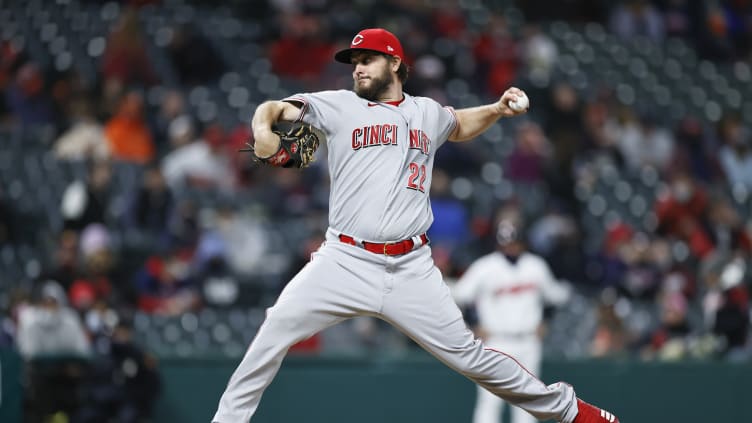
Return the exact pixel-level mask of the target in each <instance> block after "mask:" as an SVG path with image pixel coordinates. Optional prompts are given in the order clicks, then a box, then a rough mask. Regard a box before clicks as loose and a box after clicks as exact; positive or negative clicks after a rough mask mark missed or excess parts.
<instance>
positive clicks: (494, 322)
mask: <svg viewBox="0 0 752 423" xmlns="http://www.w3.org/2000/svg"><path fill="white" fill-rule="evenodd" d="M496 241H497V250H496V251H494V252H492V253H490V254H487V255H485V256H483V257H480V258H479V259H477V260H476V261H475V262H473V263H472V264H471V265H470V267H469V268H468V270H467V271H466V272H465V273H464V275H462V277H461V278H460V279H459V281H458V282H457V283H456V284H455V285H454V286H453V289H452V294H453V296H454V298H455V300H456V301H457V303H459V304H460V305H472V304H474V306H475V309H476V311H477V319H478V322H477V326H476V330H475V333H476V334H477V335H478V337H479V338H482V339H483V340H484V341H485V343H486V345H487V346H488V347H489V348H493V349H498V350H500V351H503V352H504V353H506V354H509V355H510V356H512V357H514V358H515V359H516V360H517V361H518V362H519V363H520V364H521V365H522V366H523V367H525V368H526V369H527V370H528V371H529V372H530V373H532V374H534V375H538V374H539V373H540V365H541V355H542V342H541V341H542V339H541V338H542V325H541V324H542V320H543V309H544V306H545V305H561V304H563V303H565V302H566V301H567V300H568V299H569V296H570V287H569V286H568V285H566V284H563V283H560V282H557V281H556V279H555V278H554V276H553V274H552V273H551V270H550V269H549V267H548V265H547V264H546V262H545V261H544V260H543V259H542V258H541V257H539V256H537V255H535V254H533V253H531V252H529V251H527V250H526V247H525V244H524V242H523V241H522V239H521V234H520V229H519V224H518V223H517V222H515V221H514V219H511V218H509V217H506V218H502V219H501V220H500V222H499V224H498V227H497V231H496ZM503 405H504V401H503V400H502V399H501V398H499V397H497V396H495V395H493V394H491V393H490V392H488V391H487V390H485V389H483V388H482V387H480V386H478V388H477V399H476V403H475V411H474V412H473V423H499V419H500V417H501V412H502V408H503ZM511 416H512V419H511V421H512V423H533V422H535V421H536V420H535V418H534V417H533V416H531V415H530V414H529V413H527V412H526V411H525V410H523V409H521V408H518V407H512V409H511Z"/></svg>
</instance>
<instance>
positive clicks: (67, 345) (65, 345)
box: [16, 281, 91, 360]
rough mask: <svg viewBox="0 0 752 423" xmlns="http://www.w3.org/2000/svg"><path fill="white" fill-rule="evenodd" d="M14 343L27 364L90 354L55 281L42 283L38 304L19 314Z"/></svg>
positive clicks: (76, 318) (80, 326)
mask: <svg viewBox="0 0 752 423" xmlns="http://www.w3.org/2000/svg"><path fill="white" fill-rule="evenodd" d="M16 342H17V344H18V351H19V352H20V353H21V356H22V357H23V358H24V359H27V360H29V359H33V358H38V357H43V356H51V355H62V354H70V355H81V356H86V355H88V354H89V353H90V351H91V346H90V345H89V340H88V338H87V337H86V333H85V331H84V327H83V325H82V323H81V320H80V319H79V317H78V315H77V314H76V312H75V311H73V310H72V309H71V308H69V307H68V301H67V300H66V295H65V291H64V290H63V288H62V287H61V286H60V284H58V283H57V282H55V281H47V282H45V283H44V284H43V285H42V287H41V289H40V292H39V301H38V302H37V303H36V304H34V305H31V306H29V307H25V308H23V309H21V310H20V311H19V315H18V334H17V338H16Z"/></svg>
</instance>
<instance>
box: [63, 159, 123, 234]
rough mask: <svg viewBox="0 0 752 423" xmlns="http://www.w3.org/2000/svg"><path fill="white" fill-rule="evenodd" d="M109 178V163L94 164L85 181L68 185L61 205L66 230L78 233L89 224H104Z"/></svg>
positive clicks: (110, 172) (77, 181)
mask: <svg viewBox="0 0 752 423" xmlns="http://www.w3.org/2000/svg"><path fill="white" fill-rule="evenodd" d="M111 178H112V167H111V165H110V163H109V162H94V163H92V164H91V165H90V167H89V174H88V178H87V180H86V181H81V180H76V181H73V182H72V183H71V184H70V185H68V187H67V188H66V189H65V192H64V193H63V198H62V204H61V212H62V215H63V219H64V226H65V228H66V229H73V230H76V231H80V230H81V229H83V228H84V227H86V226H87V225H89V224H91V223H106V221H107V209H108V207H109V204H110V184H111V180H112V179H111Z"/></svg>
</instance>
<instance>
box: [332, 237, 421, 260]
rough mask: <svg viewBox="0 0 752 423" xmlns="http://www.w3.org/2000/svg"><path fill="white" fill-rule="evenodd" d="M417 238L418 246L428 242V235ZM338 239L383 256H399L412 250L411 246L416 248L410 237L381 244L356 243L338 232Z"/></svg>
mask: <svg viewBox="0 0 752 423" xmlns="http://www.w3.org/2000/svg"><path fill="white" fill-rule="evenodd" d="M419 238H420V242H421V244H420V245H419V246H418V247H421V246H423V245H426V244H428V236H426V234H421V235H420V237H419ZM339 240H340V241H342V242H344V243H345V244H350V245H355V246H357V247H363V249H364V250H367V251H370V252H372V253H374V254H383V255H385V256H399V255H402V254H407V253H409V252H410V251H412V250H413V248H416V247H415V241H413V240H412V239H404V240H402V241H397V242H385V243H383V244H382V243H378V242H366V241H363V242H361V243H358V241H356V240H355V238H353V237H351V236H349V235H345V234H340V235H339Z"/></svg>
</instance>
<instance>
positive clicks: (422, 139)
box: [410, 129, 431, 154]
mask: <svg viewBox="0 0 752 423" xmlns="http://www.w3.org/2000/svg"><path fill="white" fill-rule="evenodd" d="M430 147H431V139H430V138H428V135H426V133H425V132H423V131H421V130H420V129H411V130H410V148H412V149H414V150H420V151H421V152H422V153H423V154H428V149H429V148H430Z"/></svg>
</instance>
